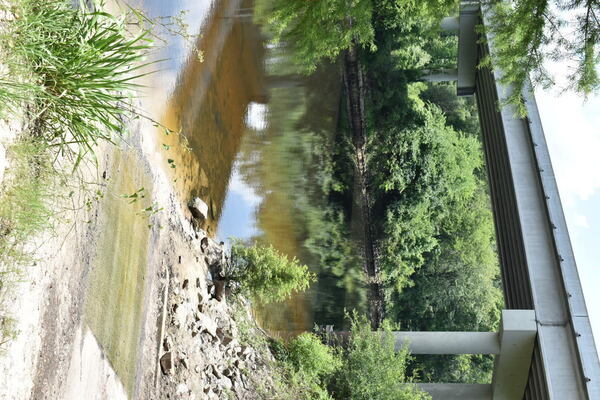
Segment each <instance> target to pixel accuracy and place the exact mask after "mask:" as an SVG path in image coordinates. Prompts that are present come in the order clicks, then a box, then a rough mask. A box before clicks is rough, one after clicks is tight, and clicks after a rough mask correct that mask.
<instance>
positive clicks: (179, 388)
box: [176, 383, 189, 394]
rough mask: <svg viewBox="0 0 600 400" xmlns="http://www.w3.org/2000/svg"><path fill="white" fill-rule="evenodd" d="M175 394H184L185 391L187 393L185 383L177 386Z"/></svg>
mask: <svg viewBox="0 0 600 400" xmlns="http://www.w3.org/2000/svg"><path fill="white" fill-rule="evenodd" d="M176 391H177V394H184V393H186V392H187V391H189V389H188V386H187V385H186V384H185V383H180V384H179V385H177V389H176Z"/></svg>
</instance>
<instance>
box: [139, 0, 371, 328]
mask: <svg viewBox="0 0 600 400" xmlns="http://www.w3.org/2000/svg"><path fill="white" fill-rule="evenodd" d="M165 3H166V4H165ZM145 7H146V9H147V10H148V11H149V12H150V14H151V15H153V16H156V15H177V14H178V13H179V11H180V10H182V9H185V8H186V7H190V8H189V9H190V11H189V13H187V14H185V15H186V18H189V17H190V16H191V15H193V16H194V18H190V21H189V23H190V30H191V31H193V32H194V33H197V34H198V36H197V37H196V38H195V39H194V41H193V43H192V44H191V45H190V44H189V43H187V44H186V43H185V40H183V39H182V38H178V37H172V38H170V39H169V43H168V45H167V46H166V47H164V48H163V49H162V51H163V55H161V57H165V55H166V56H167V57H169V59H170V61H169V62H168V63H167V64H165V65H164V66H163V67H164V68H165V70H164V71H161V72H160V73H159V74H158V75H156V77H155V78H153V79H154V82H152V83H153V87H154V89H153V90H152V91H151V92H150V94H149V101H150V102H151V104H152V105H151V108H152V110H153V115H158V116H159V118H157V119H158V120H159V121H160V122H161V124H163V125H165V126H167V127H169V128H170V129H172V130H174V131H180V132H181V135H174V134H170V135H165V134H164V133H163V132H162V131H159V132H158V133H157V134H158V135H159V150H161V151H165V154H166V158H168V159H170V160H171V162H170V165H171V166H174V168H171V177H172V179H173V181H174V185H175V188H176V191H177V192H178V194H179V197H180V199H181V201H182V203H185V202H186V201H187V199H189V198H190V197H191V196H200V197H201V198H202V199H204V200H205V201H206V202H207V204H208V205H209V208H210V219H209V223H208V225H207V229H208V230H209V233H212V234H215V233H217V234H218V236H219V237H222V238H226V237H229V236H235V237H242V238H248V239H253V240H258V241H264V242H268V243H271V244H273V246H275V247H276V248H277V249H279V250H280V251H283V252H285V253H286V254H288V255H289V256H290V257H297V258H299V259H300V260H301V261H302V262H304V263H306V264H308V265H309V266H310V267H311V268H312V269H313V270H315V271H317V272H318V273H319V282H318V284H316V285H314V287H312V288H311V290H310V291H309V292H307V293H306V294H303V295H299V296H296V297H295V298H293V299H292V300H291V301H289V302H287V303H285V304H283V305H281V304H280V305H276V306H267V307H257V310H256V311H257V314H258V316H259V318H260V319H261V321H262V324H263V325H264V326H265V327H266V328H267V329H271V330H272V331H298V330H306V329H311V328H312V325H313V323H314V322H317V323H328V324H331V323H335V324H337V325H339V324H340V323H341V320H342V315H343V308H344V307H349V308H354V307H358V308H361V307H363V305H364V290H363V282H362V279H363V278H362V276H363V274H362V269H361V265H360V262H359V261H358V255H357V254H356V253H357V252H356V250H355V249H356V248H358V247H359V246H357V245H354V244H353V242H352V241H351V240H348V238H349V237H350V235H351V230H350V226H351V223H350V222H351V221H352V219H353V218H352V214H351V211H350V212H349V211H347V210H351V209H352V204H351V203H352V202H351V199H348V198H345V197H344V196H343V195H341V194H340V192H341V191H336V185H343V184H344V183H343V182H334V179H333V176H334V175H335V172H336V171H335V170H336V168H337V169H340V168H345V169H347V170H348V171H352V166H351V165H350V164H347V165H339V163H338V164H336V162H334V161H333V158H335V157H334V155H335V153H336V152H339V151H340V149H339V144H340V138H339V137H336V129H337V124H338V114H339V109H340V107H339V106H340V90H341V87H340V86H341V85H340V74H339V67H338V66H337V65H335V64H332V65H326V66H323V67H322V68H321V69H319V70H318V71H317V72H316V73H315V74H314V75H312V76H310V77H305V76H300V75H298V74H297V73H296V71H295V67H294V66H293V64H292V63H291V62H290V61H289V57H287V56H286V53H287V52H288V51H289V49H287V48H286V47H282V46H269V45H267V43H266V40H265V37H264V34H263V30H262V29H261V27H260V26H259V25H257V24H255V23H254V22H253V20H254V18H253V15H252V3H251V2H249V1H241V0H220V1H214V2H211V1H204V2H202V1H199V2H191V1H187V0H180V1H178V2H163V1H160V0H147V1H146V3H145ZM346 184H347V182H346ZM346 192H347V191H346Z"/></svg>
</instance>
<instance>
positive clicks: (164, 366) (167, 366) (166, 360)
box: [160, 351, 173, 375]
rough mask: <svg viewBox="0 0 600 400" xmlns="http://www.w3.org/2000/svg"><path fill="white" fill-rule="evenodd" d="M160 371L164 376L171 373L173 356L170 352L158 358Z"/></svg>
mask: <svg viewBox="0 0 600 400" xmlns="http://www.w3.org/2000/svg"><path fill="white" fill-rule="evenodd" d="M160 369H161V370H162V373H163V374H165V375H168V374H170V373H172V372H173V355H172V354H171V352H170V351H168V352H166V353H165V354H163V355H162V357H161V358H160Z"/></svg>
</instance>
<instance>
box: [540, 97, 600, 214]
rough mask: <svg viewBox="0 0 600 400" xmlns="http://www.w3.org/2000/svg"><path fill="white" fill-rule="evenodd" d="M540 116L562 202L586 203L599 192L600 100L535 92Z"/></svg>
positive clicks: (598, 98) (597, 98) (599, 98)
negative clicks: (575, 201) (577, 201)
mask: <svg viewBox="0 0 600 400" xmlns="http://www.w3.org/2000/svg"><path fill="white" fill-rule="evenodd" d="M536 98H537V100H538V106H539V109H540V115H541V118H542V121H543V125H544V131H545V133H546V139H547V141H548V147H549V150H550V154H551V156H552V164H553V167H554V172H555V174H556V180H557V183H558V185H559V188H560V192H561V195H562V197H563V200H564V201H565V202H566V203H567V204H572V203H573V201H574V200H576V199H582V200H586V199H588V198H589V197H590V196H592V195H593V194H594V193H595V192H596V191H597V190H598V189H600V156H599V153H600V114H599V112H598V110H600V97H598V96H596V97H592V98H589V99H588V100H587V101H586V102H584V100H583V99H582V97H581V96H579V95H576V94H574V93H562V94H558V93H557V92H556V91H555V90H553V91H538V93H537V94H536Z"/></svg>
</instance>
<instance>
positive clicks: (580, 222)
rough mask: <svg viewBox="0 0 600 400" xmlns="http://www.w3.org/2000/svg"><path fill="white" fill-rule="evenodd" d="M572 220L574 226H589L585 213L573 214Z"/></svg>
mask: <svg viewBox="0 0 600 400" xmlns="http://www.w3.org/2000/svg"><path fill="white" fill-rule="evenodd" d="M573 222H574V223H575V226H577V227H579V228H589V227H590V223H589V222H588V219H587V217H586V216H585V215H581V214H579V215H575V217H574V219H573Z"/></svg>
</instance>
